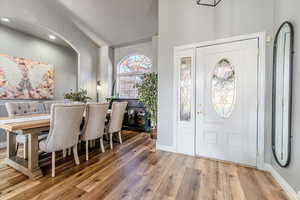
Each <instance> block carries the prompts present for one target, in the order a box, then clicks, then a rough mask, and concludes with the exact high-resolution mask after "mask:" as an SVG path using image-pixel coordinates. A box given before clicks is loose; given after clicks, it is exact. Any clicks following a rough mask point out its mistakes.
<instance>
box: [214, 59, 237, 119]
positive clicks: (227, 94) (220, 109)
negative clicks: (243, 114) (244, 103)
mask: <svg viewBox="0 0 300 200" xmlns="http://www.w3.org/2000/svg"><path fill="white" fill-rule="evenodd" d="M235 99H236V75H235V71H234V67H233V66H232V65H231V63H230V62H229V60H228V59H222V60H220V61H219V62H218V64H217V66H216V67H215V69H214V72H213V77H212V104H213V107H214V109H215V111H216V112H217V113H218V115H219V116H220V117H222V118H229V117H230V116H231V114H232V112H233V110H234V105H235Z"/></svg>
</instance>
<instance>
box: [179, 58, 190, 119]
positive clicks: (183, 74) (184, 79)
mask: <svg viewBox="0 0 300 200" xmlns="http://www.w3.org/2000/svg"><path fill="white" fill-rule="evenodd" d="M191 70H192V58H191V57H184V58H181V62H180V121H190V120H191V106H192V105H191V100H192V99H191V96H192V94H191V93H192V71H191Z"/></svg>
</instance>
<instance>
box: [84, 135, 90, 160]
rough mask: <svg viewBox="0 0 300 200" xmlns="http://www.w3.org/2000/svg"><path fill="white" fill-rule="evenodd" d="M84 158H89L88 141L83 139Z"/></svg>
mask: <svg viewBox="0 0 300 200" xmlns="http://www.w3.org/2000/svg"><path fill="white" fill-rule="evenodd" d="M85 160H89V141H88V140H87V141H85Z"/></svg>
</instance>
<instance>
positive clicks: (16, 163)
mask: <svg viewBox="0 0 300 200" xmlns="http://www.w3.org/2000/svg"><path fill="white" fill-rule="evenodd" d="M110 113H111V111H110V110H109V111H108V113H107V114H108V115H109V114H110ZM38 118H47V119H38ZM11 119H20V121H18V122H9V120H11ZM22 119H24V120H26V121H21V120H22ZM31 119H32V120H31ZM3 121H4V122H3ZM0 129H3V130H4V131H5V132H6V136H7V137H6V143H7V145H6V158H5V163H6V164H7V165H9V166H10V167H12V168H14V169H16V170H17V171H19V172H21V173H23V174H25V175H26V176H28V177H29V178H30V179H38V178H40V177H42V176H43V174H42V171H41V169H40V166H39V152H38V151H39V147H38V145H39V144H38V143H39V141H38V136H39V135H40V134H41V133H42V132H44V131H49V129H50V115H49V114H33V115H26V116H19V117H14V118H9V117H1V118H0ZM17 135H26V136H28V149H26V150H25V151H26V153H25V154H27V155H26V156H23V157H20V156H18V155H17V154H16V150H17V149H16V136H17Z"/></svg>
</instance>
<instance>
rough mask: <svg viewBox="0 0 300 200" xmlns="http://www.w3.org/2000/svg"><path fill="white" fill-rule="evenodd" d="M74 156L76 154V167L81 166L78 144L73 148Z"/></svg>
mask: <svg viewBox="0 0 300 200" xmlns="http://www.w3.org/2000/svg"><path fill="white" fill-rule="evenodd" d="M73 154H74V159H75V163H76V165H79V164H80V162H79V158H78V152H77V144H75V146H74V147H73Z"/></svg>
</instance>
